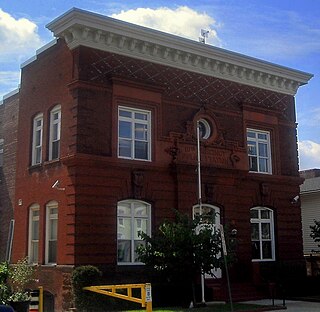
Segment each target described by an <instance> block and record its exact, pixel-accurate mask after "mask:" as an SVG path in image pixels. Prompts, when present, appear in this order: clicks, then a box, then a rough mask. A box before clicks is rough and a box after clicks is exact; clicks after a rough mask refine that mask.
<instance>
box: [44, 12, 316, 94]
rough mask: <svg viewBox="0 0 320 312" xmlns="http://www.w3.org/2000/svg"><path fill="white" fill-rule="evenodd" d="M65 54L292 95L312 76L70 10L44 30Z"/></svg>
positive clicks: (153, 31) (151, 30)
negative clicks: (149, 65)
mask: <svg viewBox="0 0 320 312" xmlns="http://www.w3.org/2000/svg"><path fill="white" fill-rule="evenodd" d="M47 28H48V29H50V30H51V31H52V32H53V33H54V35H55V36H56V37H58V38H64V39H65V41H66V42H67V44H68V46H69V48H70V49H74V48H76V47H78V46H80V45H82V46H87V47H91V48H95V49H100V50H103V51H108V52H113V53H118V54H121V55H125V56H129V57H133V58H137V59H141V60H148V61H150V62H154V63H158V64H162V65H167V66H171V67H175V68H179V69H183V70H188V71H192V72H196V73H200V74H204V75H208V76H213V77H217V78H221V79H225V80H230V81H234V82H238V83H241V84H245V85H249V86H254V87H258V88H263V89H266V90H271V91H276V92H280V93H284V94H290V95H295V94H296V92H297V90H298V88H299V87H300V86H301V85H304V84H306V83H308V81H309V80H310V79H311V78H312V77H313V75H311V74H308V73H305V72H301V71H298V70H294V69H290V68H287V67H283V66H279V65H276V64H272V63H269V62H265V61H262V60H259V59H255V58H252V57H248V56H245V55H242V54H238V53H234V52H230V51H227V50H224V49H221V48H217V47H214V46H211V45H206V44H203V43H199V42H196V41H193V40H189V39H185V38H181V37H178V36H174V35H171V34H167V33H163V32H160V31H157V30H153V29H150V28H146V27H142V26H138V25H134V24H130V23H127V22H123V21H120V20H116V19H113V18H110V17H106V16H103V15H99V14H95V13H91V12H87V11H83V10H79V9H75V8H74V9H71V10H70V11H68V12H66V13H65V14H63V15H62V16H60V17H58V18H57V19H55V20H54V21H52V22H51V23H49V24H48V25H47Z"/></svg>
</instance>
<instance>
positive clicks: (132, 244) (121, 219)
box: [117, 200, 151, 265]
mask: <svg viewBox="0 0 320 312" xmlns="http://www.w3.org/2000/svg"><path fill="white" fill-rule="evenodd" d="M121 204H124V205H129V206H130V215H126V214H121V213H119V207H120V206H121ZM135 204H139V205H142V206H144V207H145V208H146V209H147V214H146V216H140V215H139V216H136V215H135V211H134V205H135ZM125 219H127V220H128V219H130V228H131V231H130V251H131V253H130V261H119V258H118V254H119V243H120V242H121V241H122V240H129V239H121V238H119V234H121V233H120V232H121V229H124V228H125V222H124V220H125ZM141 219H144V220H146V222H147V225H146V228H147V233H146V234H147V235H149V236H150V234H151V205H150V204H148V203H147V202H144V201H140V200H123V201H119V202H118V205H117V263H118V265H141V264H143V263H142V262H139V261H135V241H137V240H139V241H140V240H141V242H143V240H142V239H136V238H135V221H138V220H141Z"/></svg>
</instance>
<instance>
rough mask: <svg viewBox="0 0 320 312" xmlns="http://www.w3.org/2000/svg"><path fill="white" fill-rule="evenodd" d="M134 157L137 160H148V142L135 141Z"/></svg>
mask: <svg viewBox="0 0 320 312" xmlns="http://www.w3.org/2000/svg"><path fill="white" fill-rule="evenodd" d="M134 157H135V158H137V159H148V142H140V141H135V147H134Z"/></svg>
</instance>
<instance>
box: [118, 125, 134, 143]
mask: <svg viewBox="0 0 320 312" xmlns="http://www.w3.org/2000/svg"><path fill="white" fill-rule="evenodd" d="M119 136H120V138H127V139H131V138H132V132H131V123H130V122H128V121H123V120H120V122H119Z"/></svg>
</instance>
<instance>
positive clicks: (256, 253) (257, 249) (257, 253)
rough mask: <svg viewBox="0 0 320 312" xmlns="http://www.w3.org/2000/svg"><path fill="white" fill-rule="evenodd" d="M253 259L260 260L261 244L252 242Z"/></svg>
mask: <svg viewBox="0 0 320 312" xmlns="http://www.w3.org/2000/svg"><path fill="white" fill-rule="evenodd" d="M251 247H252V259H260V243H259V242H256V241H255V242H252V243H251Z"/></svg>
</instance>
